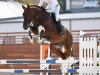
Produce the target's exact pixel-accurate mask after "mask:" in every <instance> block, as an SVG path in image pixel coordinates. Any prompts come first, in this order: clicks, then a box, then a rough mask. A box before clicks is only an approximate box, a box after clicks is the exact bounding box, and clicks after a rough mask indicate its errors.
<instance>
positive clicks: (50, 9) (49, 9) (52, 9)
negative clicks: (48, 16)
mask: <svg viewBox="0 0 100 75" xmlns="http://www.w3.org/2000/svg"><path fill="white" fill-rule="evenodd" d="M46 10H47V12H50V13H55V17H56V21H59V12H60V5H57V6H50V5H48V6H47V7H46Z"/></svg>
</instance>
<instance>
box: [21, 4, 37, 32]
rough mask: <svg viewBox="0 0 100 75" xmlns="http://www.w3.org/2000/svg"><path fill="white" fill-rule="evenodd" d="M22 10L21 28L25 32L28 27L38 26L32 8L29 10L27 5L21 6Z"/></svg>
mask: <svg viewBox="0 0 100 75" xmlns="http://www.w3.org/2000/svg"><path fill="white" fill-rule="evenodd" d="M22 8H23V9H24V12H23V18H24V22H23V28H24V29H25V30H27V29H28V28H29V26H33V25H38V22H37V20H36V19H37V18H36V17H37V15H36V14H35V13H34V12H35V11H34V10H33V8H31V7H30V6H29V5H27V7H25V6H23V5H22Z"/></svg>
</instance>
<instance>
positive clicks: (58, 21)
mask: <svg viewBox="0 0 100 75" xmlns="http://www.w3.org/2000/svg"><path fill="white" fill-rule="evenodd" d="M59 11H60V5H57V6H56V8H55V17H56V22H57V27H58V28H59V30H60V31H61V32H60V35H63V34H64V29H63V26H62V25H61V22H60V20H59Z"/></svg>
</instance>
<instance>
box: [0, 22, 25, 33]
mask: <svg viewBox="0 0 100 75" xmlns="http://www.w3.org/2000/svg"><path fill="white" fill-rule="evenodd" d="M0 32H1V33H2V32H25V31H24V29H23V24H22V23H2V24H0Z"/></svg>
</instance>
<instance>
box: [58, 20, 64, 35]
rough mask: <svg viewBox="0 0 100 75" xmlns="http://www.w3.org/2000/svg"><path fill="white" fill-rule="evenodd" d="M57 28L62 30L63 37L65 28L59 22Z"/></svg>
mask: <svg viewBox="0 0 100 75" xmlns="http://www.w3.org/2000/svg"><path fill="white" fill-rule="evenodd" d="M57 27H58V29H59V30H60V35H63V34H64V28H63V26H62V25H61V23H60V21H57Z"/></svg>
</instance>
